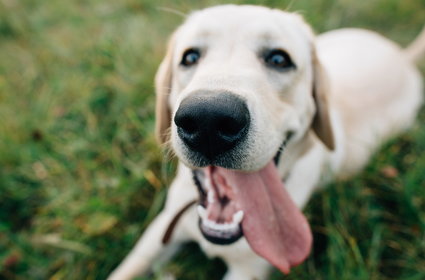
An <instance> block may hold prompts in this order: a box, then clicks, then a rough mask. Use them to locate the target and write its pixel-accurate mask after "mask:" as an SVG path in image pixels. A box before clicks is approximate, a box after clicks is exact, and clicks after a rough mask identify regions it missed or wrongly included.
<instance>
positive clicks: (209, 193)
mask: <svg viewBox="0 0 425 280" xmlns="http://www.w3.org/2000/svg"><path fill="white" fill-rule="evenodd" d="M207 196H208V203H210V204H213V203H214V201H215V199H214V192H213V191H208V195H207Z"/></svg>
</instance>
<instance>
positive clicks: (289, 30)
mask: <svg viewBox="0 0 425 280" xmlns="http://www.w3.org/2000/svg"><path fill="white" fill-rule="evenodd" d="M310 33H311V31H310V30H309V28H308V27H307V26H306V25H305V24H304V22H303V20H302V19H301V17H300V16H298V15H296V14H293V13H288V12H284V11H280V10H274V9H270V8H266V7H259V6H249V5H243V6H237V5H223V6H216V7H212V8H207V9H204V10H201V11H197V12H194V13H193V14H192V15H190V16H189V17H188V19H187V20H186V22H185V23H184V24H183V25H182V26H181V27H180V30H179V36H178V37H179V39H180V43H181V44H182V45H185V44H200V45H202V43H203V42H205V41H212V40H219V41H220V43H221V44H225V43H227V42H229V43H231V42H235V41H239V42H243V43H246V41H252V42H256V43H257V44H267V43H270V44H275V45H283V46H284V47H286V48H287V49H291V48H294V49H299V48H300V47H301V48H303V47H304V46H306V47H308V46H309V45H310V44H309V43H310V41H311V38H312V35H311V34H310ZM223 38H225V39H226V40H223ZM182 47H183V48H184V47H187V46H182ZM305 51H308V50H307V49H306V50H305Z"/></svg>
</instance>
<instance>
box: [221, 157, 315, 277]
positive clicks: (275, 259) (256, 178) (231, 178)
mask: <svg viewBox="0 0 425 280" xmlns="http://www.w3.org/2000/svg"><path fill="white" fill-rule="evenodd" d="M216 172H219V173H220V174H221V175H222V176H223V177H224V178H226V181H227V182H228V183H229V184H230V185H231V186H233V188H234V192H235V196H236V198H235V199H236V201H237V203H238V204H239V207H240V208H241V209H242V210H243V211H244V219H243V221H242V229H243V233H244V236H245V238H246V239H247V241H248V243H249V245H250V246H251V248H252V249H253V250H254V251H255V252H256V253H257V254H258V255H260V256H262V257H263V258H265V259H267V260H268V261H269V262H270V263H271V264H273V265H274V266H276V267H277V268H279V269H280V270H281V271H282V272H283V273H289V270H290V268H291V267H292V266H295V265H298V264H300V263H301V262H303V261H304V260H305V259H306V258H307V256H308V254H309V253H310V249H311V243H312V235H311V231H310V227H309V225H308V222H307V220H306V218H305V217H304V215H303V214H302V213H301V211H300V210H299V209H298V207H297V206H296V205H295V204H294V202H293V201H292V199H291V198H290V197H289V194H288V192H287V191H286V190H285V187H284V186H283V184H282V182H281V180H280V178H279V175H278V172H277V169H276V166H275V165H274V163H273V162H270V163H269V164H267V166H266V167H264V168H263V169H261V170H259V171H257V172H252V173H243V172H240V171H235V170H229V169H224V168H220V167H217V170H216Z"/></svg>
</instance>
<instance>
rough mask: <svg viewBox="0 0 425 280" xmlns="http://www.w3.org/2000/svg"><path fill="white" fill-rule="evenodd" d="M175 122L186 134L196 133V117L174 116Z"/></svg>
mask: <svg viewBox="0 0 425 280" xmlns="http://www.w3.org/2000/svg"><path fill="white" fill-rule="evenodd" d="M175 123H176V125H177V126H178V127H179V129H182V130H183V131H184V132H185V133H188V134H193V133H196V130H197V124H196V119H194V118H192V117H189V116H183V117H180V118H179V117H176V119H175Z"/></svg>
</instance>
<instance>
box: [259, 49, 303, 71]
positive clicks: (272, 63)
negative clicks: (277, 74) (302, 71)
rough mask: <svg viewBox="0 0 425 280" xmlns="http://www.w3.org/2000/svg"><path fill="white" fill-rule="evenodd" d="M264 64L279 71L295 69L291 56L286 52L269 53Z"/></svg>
mask: <svg viewBox="0 0 425 280" xmlns="http://www.w3.org/2000/svg"><path fill="white" fill-rule="evenodd" d="M264 62H265V63H266V64H267V66H269V67H272V68H276V69H279V70H285V69H290V68H295V65H294V63H293V62H292V60H291V58H290V57H289V55H288V54H287V53H286V52H285V51H283V50H279V49H275V50H271V51H268V52H267V53H266V54H265V56H264Z"/></svg>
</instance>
